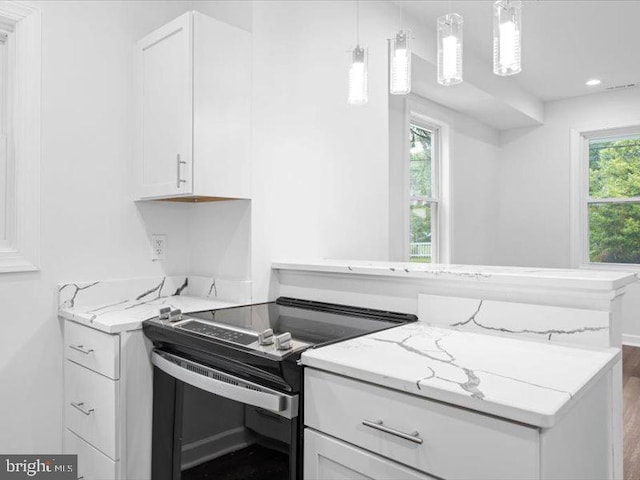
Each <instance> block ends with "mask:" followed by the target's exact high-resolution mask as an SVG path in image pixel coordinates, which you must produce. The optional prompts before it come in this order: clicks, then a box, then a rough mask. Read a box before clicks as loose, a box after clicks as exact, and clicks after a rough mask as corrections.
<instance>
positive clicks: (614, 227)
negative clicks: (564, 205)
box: [583, 129, 640, 264]
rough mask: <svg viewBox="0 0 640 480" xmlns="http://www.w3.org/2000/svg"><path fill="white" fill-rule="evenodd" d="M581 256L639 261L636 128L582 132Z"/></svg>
mask: <svg viewBox="0 0 640 480" xmlns="http://www.w3.org/2000/svg"><path fill="white" fill-rule="evenodd" d="M584 142H585V148H584V150H583V156H584V158H583V177H584V178H583V185H584V187H583V191H584V192H585V193H586V195H584V203H583V209H584V210H583V224H584V225H585V227H586V228H584V229H583V230H584V231H583V246H584V248H583V250H584V251H583V257H584V258H583V260H584V262H585V263H591V264H593V263H596V264H597V263H608V264H611V263H613V264H640V129H636V130H635V131H634V130H626V131H623V130H617V131H609V132H596V133H592V134H586V135H584Z"/></svg>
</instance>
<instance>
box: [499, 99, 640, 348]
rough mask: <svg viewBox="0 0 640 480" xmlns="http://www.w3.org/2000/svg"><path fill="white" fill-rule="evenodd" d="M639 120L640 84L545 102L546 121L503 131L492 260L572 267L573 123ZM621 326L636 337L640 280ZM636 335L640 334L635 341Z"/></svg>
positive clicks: (631, 122) (583, 125) (631, 293)
mask: <svg viewBox="0 0 640 480" xmlns="http://www.w3.org/2000/svg"><path fill="white" fill-rule="evenodd" d="M625 123H626V124H629V125H638V124H639V123H640V89H638V88H634V89H628V90H622V91H614V92H605V93H599V94H594V95H588V96H583V97H577V98H572V99H567V100H561V101H556V102H551V103H548V104H546V111H545V124H544V125H542V126H540V127H533V128H523V129H516V130H510V131H505V132H503V133H502V138H501V141H502V152H501V155H500V164H501V165H500V177H499V180H498V182H497V185H496V187H497V188H498V189H499V199H500V211H499V228H498V230H497V233H498V234H497V236H496V237H495V248H494V250H493V255H492V263H494V264H500V265H522V266H539V267H560V268H563V267H564V268H566V267H571V266H575V265H571V221H572V220H571V206H570V203H571V189H570V186H571V181H572V179H571V175H572V172H571V129H578V130H580V129H582V128H593V127H594V126H602V128H606V126H607V125H616V126H619V125H623V124H625ZM623 303H624V304H625V305H624V311H625V313H624V324H623V332H624V334H625V335H627V341H628V340H629V338H630V337H628V336H629V335H640V318H638V313H637V312H638V311H640V286H638V285H634V286H633V287H631V288H630V289H629V293H628V295H627V297H626V298H625V301H624V302H623ZM636 340H640V337H638V339H636Z"/></svg>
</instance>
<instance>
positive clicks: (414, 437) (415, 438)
mask: <svg viewBox="0 0 640 480" xmlns="http://www.w3.org/2000/svg"><path fill="white" fill-rule="evenodd" d="M362 425H364V426H365V427H369V428H373V429H374V430H380V431H381V432H384V433H388V434H389V435H393V436H395V437H399V438H402V439H404V440H409V441H410V442H413V443H417V444H418V445H422V439H421V438H420V436H419V434H418V432H413V433H404V432H401V431H400V430H396V429H395V428H390V427H387V426H386V425H384V424H383V423H382V420H378V421H377V422H372V421H370V420H363V421H362Z"/></svg>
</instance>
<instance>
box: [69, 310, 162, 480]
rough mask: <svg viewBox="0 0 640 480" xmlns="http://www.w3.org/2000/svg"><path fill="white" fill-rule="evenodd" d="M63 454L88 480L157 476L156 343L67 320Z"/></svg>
mask: <svg viewBox="0 0 640 480" xmlns="http://www.w3.org/2000/svg"><path fill="white" fill-rule="evenodd" d="M64 336H65V343H64V344H65V361H64V377H65V381H64V410H63V415H64V429H63V433H62V435H63V453H68V454H77V455H78V478H82V479H83V480H149V479H150V478H151V415H152V412H151V405H152V399H153V397H152V382H153V379H152V378H153V376H152V366H151V362H150V360H149V353H150V349H151V344H150V342H148V341H147V340H146V339H145V337H144V335H143V333H142V330H135V331H129V332H120V333H113V334H109V333H105V332H102V331H99V330H96V329H93V328H91V327H88V326H86V325H82V324H79V323H75V322H72V321H69V320H67V321H65V332H64Z"/></svg>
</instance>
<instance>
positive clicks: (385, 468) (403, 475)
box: [304, 428, 435, 480]
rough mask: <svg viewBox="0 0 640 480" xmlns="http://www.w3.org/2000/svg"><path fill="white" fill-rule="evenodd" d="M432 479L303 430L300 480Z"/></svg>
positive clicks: (337, 441) (321, 435)
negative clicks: (302, 458) (302, 479)
mask: <svg viewBox="0 0 640 480" xmlns="http://www.w3.org/2000/svg"><path fill="white" fill-rule="evenodd" d="M364 479H370V480H399V479H402V480H435V479H434V478H433V477H430V476H428V475H425V474H422V473H420V472H417V471H415V470H412V469H410V468H407V467H404V466H402V465H398V464H397V463H394V462H392V461H391V460H387V459H386V458H383V457H379V456H378V455H374V454H373V453H369V452H367V451H365V450H360V449H359V448H356V447H354V446H353V445H349V444H348V443H344V442H341V441H339V440H336V439H334V438H331V437H327V436H325V435H323V434H321V433H318V432H316V431H314V430H311V429H309V428H306V429H305V431H304V480H364Z"/></svg>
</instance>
